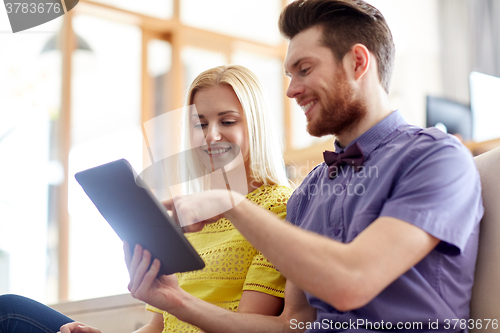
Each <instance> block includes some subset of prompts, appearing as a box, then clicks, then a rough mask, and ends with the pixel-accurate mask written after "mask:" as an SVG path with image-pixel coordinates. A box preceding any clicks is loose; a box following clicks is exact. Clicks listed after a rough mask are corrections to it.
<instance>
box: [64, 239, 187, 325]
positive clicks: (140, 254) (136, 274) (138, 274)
mask: <svg viewBox="0 0 500 333" xmlns="http://www.w3.org/2000/svg"><path fill="white" fill-rule="evenodd" d="M123 249H124V252H125V262H126V264H127V268H128V271H129V274H130V283H129V285H128V290H129V291H130V293H131V294H132V296H133V297H134V298H137V299H139V300H141V301H144V302H146V303H148V304H150V305H152V306H155V307H157V308H158V309H161V310H164V311H168V312H171V311H172V309H176V308H178V307H180V305H181V304H182V296H183V295H184V293H185V292H184V291H183V290H182V289H181V288H180V287H179V284H178V283H177V277H176V276H175V275H161V276H157V275H158V272H159V270H160V261H159V260H158V259H155V260H154V261H153V264H152V265H150V263H151V253H150V252H149V251H148V250H145V249H143V248H142V247H141V246H140V245H136V246H135V249H134V253H132V252H131V249H130V246H129V245H128V244H127V243H126V242H124V244H123ZM150 266H151V267H150ZM61 333H62V332H61Z"/></svg>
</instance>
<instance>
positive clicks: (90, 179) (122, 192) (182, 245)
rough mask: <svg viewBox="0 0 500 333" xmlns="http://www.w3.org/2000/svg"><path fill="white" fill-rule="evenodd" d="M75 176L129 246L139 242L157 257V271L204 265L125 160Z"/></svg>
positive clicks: (193, 268)
mask: <svg viewBox="0 0 500 333" xmlns="http://www.w3.org/2000/svg"><path fill="white" fill-rule="evenodd" d="M75 178H76V180H77V181H78V183H80V185H81V186H82V187H83V190H84V191H85V193H87V195H88V196H89V198H90V200H92V202H93V203H94V204H95V206H96V207H97V209H98V210H99V212H100V213H101V214H102V216H103V217H104V218H105V219H106V221H108V223H109V224H110V225H111V227H112V228H113V230H114V231H115V232H116V233H117V234H118V236H119V237H120V238H121V239H122V240H124V241H127V242H128V243H129V244H130V246H131V248H132V250H133V248H134V246H135V244H140V245H141V246H143V247H144V248H146V249H148V250H149V251H150V252H151V254H152V256H153V257H154V258H158V259H159V260H160V262H161V268H160V273H159V274H160V275H161V274H172V273H178V272H186V271H194V270H197V269H201V268H203V267H205V263H204V262H203V259H201V258H200V256H199V255H198V253H196V251H195V250H194V248H193V247H192V246H191V244H190V243H189V241H188V240H187V239H186V237H184V234H183V232H182V230H181V228H180V227H179V226H178V225H177V224H176V223H175V221H174V220H173V219H172V218H171V217H170V215H168V213H167V210H166V208H165V207H164V206H163V204H161V203H160V202H159V201H158V200H157V199H156V198H155V197H154V195H153V194H152V193H151V191H150V190H149V189H148V187H147V186H146V184H145V183H144V181H143V180H142V179H141V178H140V177H138V176H137V173H136V172H135V171H134V169H133V168H132V166H131V165H130V163H129V162H128V161H127V160H125V159H121V160H117V161H114V162H110V163H107V164H103V165H100V166H97V167H95V168H91V169H88V170H84V171H81V172H78V173H77V174H75Z"/></svg>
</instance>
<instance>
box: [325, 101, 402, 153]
mask: <svg viewBox="0 0 500 333" xmlns="http://www.w3.org/2000/svg"><path fill="white" fill-rule="evenodd" d="M403 124H406V120H404V118H403V116H402V115H401V113H400V112H399V110H396V111H393V112H391V113H390V114H389V115H388V116H387V117H385V118H384V119H382V120H381V121H379V122H378V123H376V124H375V125H374V126H372V127H371V128H370V129H369V130H368V131H366V132H365V133H363V134H361V135H360V136H359V137H358V138H356V139H355V140H353V141H352V142H351V143H350V144H349V145H348V146H347V147H349V146H351V145H353V144H354V143H356V142H357V143H358V144H359V146H360V148H361V151H363V154H364V155H365V156H368V155H370V154H371V152H372V151H373V150H374V149H375V148H376V147H377V146H379V145H380V144H381V143H384V142H385V140H386V138H388V137H389V135H390V134H391V133H393V132H394V131H395V130H396V129H397V128H398V127H399V126H401V125H403ZM334 144H335V152H336V153H340V152H342V151H343V150H344V149H346V148H347V147H345V148H341V147H340V146H339V143H338V141H337V140H335V143H334Z"/></svg>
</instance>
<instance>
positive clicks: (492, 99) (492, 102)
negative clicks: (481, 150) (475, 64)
mask: <svg viewBox="0 0 500 333" xmlns="http://www.w3.org/2000/svg"><path fill="white" fill-rule="evenodd" d="M469 84H470V86H469V87H470V100H471V110H472V125H473V126H472V138H473V140H474V141H476V142H482V141H488V140H493V139H498V138H500V78H498V77H495V76H491V75H486V74H483V73H479V72H472V73H471V74H470V76H469Z"/></svg>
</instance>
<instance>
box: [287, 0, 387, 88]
mask: <svg viewBox="0 0 500 333" xmlns="http://www.w3.org/2000/svg"><path fill="white" fill-rule="evenodd" d="M314 26H319V27H321V28H322V29H323V36H322V38H321V42H322V44H323V45H324V46H326V47H328V48H329V49H331V50H332V52H333V54H334V56H335V58H336V60H337V61H339V62H340V61H342V59H343V58H344V56H345V55H346V54H347V52H349V50H350V49H351V48H352V46H353V45H354V44H357V43H360V44H363V45H365V46H366V47H367V48H368V50H369V51H370V52H372V53H373V54H375V56H376V58H377V64H378V75H379V79H380V83H381V84H382V87H383V88H384V90H385V91H386V92H387V93H389V85H390V80H391V74H392V68H393V64H394V42H393V40H392V34H391V31H390V29H389V27H388V25H387V22H386V21H385V18H384V16H383V15H382V14H381V13H380V11H379V10H378V9H377V8H375V7H373V6H372V5H370V4H368V3H366V2H364V1H362V0H297V1H294V2H292V3H290V4H289V5H288V6H286V7H285V9H283V11H282V12H281V15H280V18H279V29H280V31H281V34H282V35H284V36H285V37H286V38H288V39H292V38H293V37H294V36H295V35H297V34H298V33H300V32H302V31H304V30H306V29H309V28H311V27H314Z"/></svg>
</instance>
